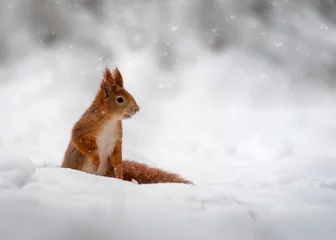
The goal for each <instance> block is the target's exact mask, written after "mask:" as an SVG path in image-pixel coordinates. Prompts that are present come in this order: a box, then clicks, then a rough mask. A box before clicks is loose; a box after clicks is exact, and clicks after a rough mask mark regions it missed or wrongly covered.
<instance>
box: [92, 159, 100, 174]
mask: <svg viewBox="0 0 336 240" xmlns="http://www.w3.org/2000/svg"><path fill="white" fill-rule="evenodd" d="M99 165H100V160H99V157H98V156H96V157H95V158H93V159H92V161H91V168H92V170H93V171H94V172H96V171H97V170H98V168H99Z"/></svg>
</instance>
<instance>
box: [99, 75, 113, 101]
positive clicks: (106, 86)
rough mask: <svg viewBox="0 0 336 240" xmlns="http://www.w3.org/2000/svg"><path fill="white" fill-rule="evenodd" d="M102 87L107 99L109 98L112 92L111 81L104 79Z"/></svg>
mask: <svg viewBox="0 0 336 240" xmlns="http://www.w3.org/2000/svg"><path fill="white" fill-rule="evenodd" d="M100 88H101V90H102V91H103V94H104V97H105V99H107V98H109V97H110V93H111V84H110V83H109V81H106V80H105V79H104V80H103V81H102V83H101V86H100Z"/></svg>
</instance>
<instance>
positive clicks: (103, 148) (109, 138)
mask: <svg viewBox="0 0 336 240" xmlns="http://www.w3.org/2000/svg"><path fill="white" fill-rule="evenodd" d="M119 135H120V134H119V129H118V121H117V120H110V121H108V122H106V123H105V124H104V126H103V127H102V130H101V131H100V133H99V134H98V136H97V138H96V144H97V148H98V153H99V158H100V165H99V168H98V170H97V171H96V172H94V171H93V170H92V168H91V165H90V162H89V161H87V162H86V164H85V166H84V168H85V169H86V170H87V171H88V172H89V173H94V174H98V175H103V174H105V172H106V171H107V169H108V165H109V163H108V159H109V157H110V156H111V154H112V152H113V150H114V147H115V144H116V141H117V140H118V138H119V137H120V136H119Z"/></svg>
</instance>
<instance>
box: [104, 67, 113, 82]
mask: <svg viewBox="0 0 336 240" xmlns="http://www.w3.org/2000/svg"><path fill="white" fill-rule="evenodd" d="M103 75H104V79H105V80H107V81H109V82H113V77H112V73H111V70H110V69H109V68H108V67H106V68H105V71H104V74H103Z"/></svg>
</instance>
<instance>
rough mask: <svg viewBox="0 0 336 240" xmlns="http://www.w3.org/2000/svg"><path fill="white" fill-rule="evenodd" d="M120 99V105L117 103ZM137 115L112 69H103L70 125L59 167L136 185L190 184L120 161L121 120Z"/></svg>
mask: <svg viewBox="0 0 336 240" xmlns="http://www.w3.org/2000/svg"><path fill="white" fill-rule="evenodd" d="M120 98H122V102H120V101H121V100H120ZM138 111H139V106H138V104H137V103H136V101H135V99H134V98H133V96H132V95H131V94H130V93H128V92H127V91H126V90H125V89H124V83H123V77H122V75H121V73H120V71H119V70H118V68H117V67H116V68H115V69H114V71H113V72H111V71H110V70H109V69H108V68H106V69H105V71H104V74H103V79H102V81H101V83H100V88H99V90H98V92H97V94H96V96H95V99H94V100H93V102H92V104H91V105H90V106H89V108H88V109H87V110H86V111H85V112H84V114H83V115H82V116H81V118H80V119H79V120H78V121H77V122H76V124H75V125H74V127H73V129H72V132H71V141H70V142H69V144H68V148H67V150H66V152H65V155H64V159H63V163H62V165H61V167H63V168H72V169H76V170H80V171H84V172H88V173H94V174H98V175H101V176H107V177H116V178H118V179H124V180H126V181H131V180H132V179H134V180H136V181H137V182H138V183H140V184H143V183H159V182H180V183H190V182H189V181H187V180H185V179H183V178H181V177H180V176H178V175H176V174H173V173H168V172H166V171H163V170H160V169H157V168H150V167H148V166H147V165H145V164H141V163H136V162H133V161H125V162H123V161H122V136H123V134H122V120H124V119H128V118H131V117H132V116H133V115H135V114H136V113H137V112H138Z"/></svg>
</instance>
